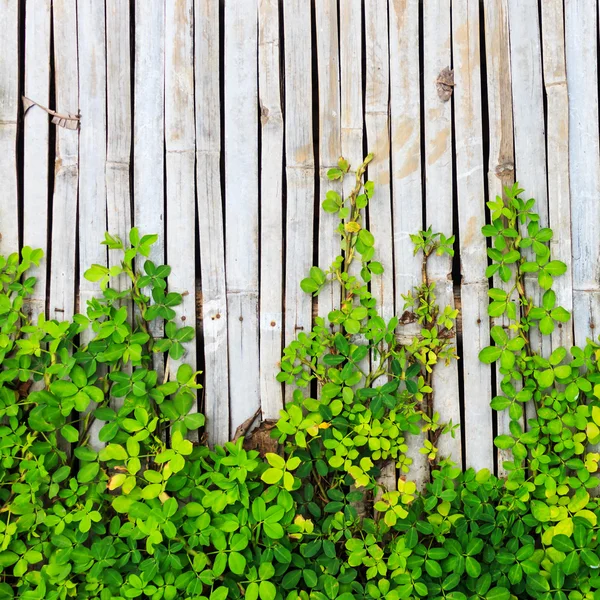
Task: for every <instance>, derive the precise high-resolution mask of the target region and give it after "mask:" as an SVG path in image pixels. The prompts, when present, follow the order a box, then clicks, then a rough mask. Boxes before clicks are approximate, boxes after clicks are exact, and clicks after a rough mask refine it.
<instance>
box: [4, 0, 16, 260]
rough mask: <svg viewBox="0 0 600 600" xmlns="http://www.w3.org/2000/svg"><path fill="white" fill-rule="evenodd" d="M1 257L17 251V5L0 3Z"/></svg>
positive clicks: (6, 0) (12, 0)
mask: <svg viewBox="0 0 600 600" xmlns="http://www.w3.org/2000/svg"><path fill="white" fill-rule="evenodd" d="M0 47H1V48H2V60H1V61H0V81H1V82H2V85H1V86H0V177H1V178H2V187H3V190H2V195H1V196H0V223H2V231H0V254H4V255H8V254H10V253H11V252H17V251H18V250H19V210H18V202H19V200H18V189H17V118H18V112H19V3H18V2H15V1H14V0H2V1H1V2H0Z"/></svg>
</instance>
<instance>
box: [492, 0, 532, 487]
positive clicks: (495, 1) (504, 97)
mask: <svg viewBox="0 0 600 600" xmlns="http://www.w3.org/2000/svg"><path fill="white" fill-rule="evenodd" d="M483 8H484V13H485V45H486V48H485V51H486V57H485V59H486V71H487V82H486V85H487V90H488V122H489V137H488V139H489V158H488V172H487V191H488V198H489V199H490V200H493V199H495V198H496V197H497V196H500V197H502V196H503V194H504V187H506V186H511V185H512V184H513V183H514V162H515V158H514V137H513V116H512V82H511V72H510V40H509V29H508V0H491V1H490V2H488V3H486V4H485V5H484V6H483ZM493 285H494V287H496V288H501V289H504V290H506V291H507V292H508V291H510V289H511V287H512V284H511V282H508V283H504V282H503V281H502V280H501V279H500V278H499V277H498V276H497V275H496V276H494V280H493ZM513 296H514V298H515V300H516V299H517V295H516V294H513ZM517 310H518V309H517ZM491 321H492V325H500V326H503V327H507V326H508V320H507V319H506V318H505V317H499V318H495V319H492V320H491ZM502 378H503V375H502V374H501V373H500V371H499V365H498V364H496V389H495V392H494V393H495V395H499V394H502V390H501V389H500V382H501V380H502ZM493 416H494V417H495V419H496V423H497V428H498V434H499V435H503V434H508V433H509V423H510V417H509V415H508V410H506V411H503V412H501V413H493ZM521 424H522V425H524V419H521ZM497 457H498V475H499V476H500V477H505V476H506V475H507V472H506V470H505V469H504V467H503V464H504V462H505V461H507V460H511V457H512V452H510V450H497Z"/></svg>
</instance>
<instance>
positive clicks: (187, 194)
mask: <svg viewBox="0 0 600 600" xmlns="http://www.w3.org/2000/svg"><path fill="white" fill-rule="evenodd" d="M165 7H166V11H165V146H166V169H167V171H166V176H167V241H166V245H167V247H166V254H167V261H168V262H169V264H170V265H171V275H170V277H169V289H170V290H171V291H175V292H179V293H180V294H182V297H183V302H182V303H181V304H180V305H179V306H175V307H174V310H175V314H176V316H175V323H176V325H177V327H185V326H187V325H190V326H192V327H195V325H196V293H195V292H196V260H195V256H194V254H195V248H196V206H195V193H196V190H195V185H194V183H195V182H194V169H195V162H196V144H195V140H196V135H195V133H196V132H195V129H194V3H193V0H177V1H176V2H167V3H166V4H165ZM169 362H170V373H171V378H172V379H174V378H175V376H176V374H177V368H178V367H179V365H180V364H181V363H186V364H189V365H190V366H191V367H192V368H193V369H194V371H195V370H196V340H195V339H194V340H192V341H191V342H190V343H187V344H185V356H184V357H183V358H182V359H181V360H172V359H169ZM196 411H197V407H196V406H194V407H192V409H191V412H196ZM194 436H195V437H197V433H196V432H194Z"/></svg>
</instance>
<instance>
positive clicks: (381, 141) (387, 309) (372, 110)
mask: <svg viewBox="0 0 600 600" xmlns="http://www.w3.org/2000/svg"><path fill="white" fill-rule="evenodd" d="M365 37H366V74H365V77H366V93H365V125H366V133H367V147H368V149H369V152H372V153H373V154H374V155H375V158H374V160H373V161H372V162H371V163H370V165H369V169H368V176H369V180H371V181H373V182H374V183H375V195H374V197H373V201H372V204H371V206H370V209H369V221H368V224H369V229H370V231H371V233H372V234H373V235H374V236H375V244H376V248H377V254H376V257H377V260H379V261H380V262H381V264H382V265H383V268H384V273H383V274H382V275H375V276H374V277H373V279H372V281H371V293H372V294H373V297H374V298H375V299H376V300H377V307H378V310H379V314H380V315H381V316H382V317H383V318H384V319H385V321H386V322H387V321H388V320H389V319H391V318H392V317H393V316H394V259H393V238H392V206H391V197H390V179H391V174H390V131H389V112H388V108H389V98H390V85H389V84H390V79H389V38H388V6H387V0H367V1H366V2H365ZM379 360H380V358H379V356H376V357H375V356H373V357H372V358H371V361H372V362H377V365H378V364H379ZM374 368H375V365H374ZM385 381H386V378H384V377H382V378H380V379H379V380H378V381H376V382H375V385H383V384H384V383H385ZM379 483H380V484H382V485H383V486H384V487H385V488H387V489H394V488H395V487H396V470H395V465H394V464H393V463H390V464H388V465H386V466H385V467H383V468H382V472H381V477H380V479H379Z"/></svg>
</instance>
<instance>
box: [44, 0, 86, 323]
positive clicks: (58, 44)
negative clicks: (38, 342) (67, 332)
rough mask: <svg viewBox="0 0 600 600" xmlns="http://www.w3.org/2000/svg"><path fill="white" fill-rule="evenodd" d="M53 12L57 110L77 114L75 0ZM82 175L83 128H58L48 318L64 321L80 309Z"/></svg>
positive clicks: (57, 1) (57, 2)
mask: <svg viewBox="0 0 600 600" xmlns="http://www.w3.org/2000/svg"><path fill="white" fill-rule="evenodd" d="M52 16H53V26H54V29H53V32H54V73H55V90H56V110H57V111H58V112H59V113H61V114H65V113H70V114H77V113H78V112H79V93H78V92H79V76H78V70H77V10H76V4H75V0H54V1H53V4H52ZM78 179H79V132H78V131H77V130H72V129H65V128H64V127H57V128H56V159H55V164H54V193H53V196H52V237H51V248H52V257H51V263H50V265H49V273H50V299H49V311H48V313H49V318H51V319H58V320H59V321H62V320H63V319H70V318H71V317H72V316H73V312H74V310H75V239H76V233H77V226H76V215H77V181H78Z"/></svg>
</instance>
